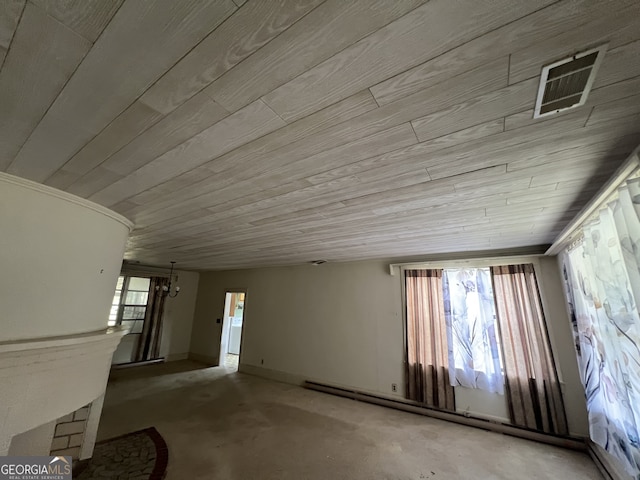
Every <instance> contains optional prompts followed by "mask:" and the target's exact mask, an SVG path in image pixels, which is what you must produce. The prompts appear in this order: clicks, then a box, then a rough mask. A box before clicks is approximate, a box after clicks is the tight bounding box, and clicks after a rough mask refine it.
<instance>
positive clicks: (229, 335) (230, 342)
mask: <svg viewBox="0 0 640 480" xmlns="http://www.w3.org/2000/svg"><path fill="white" fill-rule="evenodd" d="M245 298H246V293H245V292H242V291H227V292H226V294H225V299H224V316H223V317H222V335H221V337H220V363H219V364H220V365H222V366H224V367H225V368H227V369H230V370H238V365H239V363H240V347H241V344H242V324H243V321H244V304H245Z"/></svg>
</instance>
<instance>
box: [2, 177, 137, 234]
mask: <svg viewBox="0 0 640 480" xmlns="http://www.w3.org/2000/svg"><path fill="white" fill-rule="evenodd" d="M0 181H3V182H6V183H12V184H14V185H18V186H21V187H24V188H28V189H30V190H33V191H35V192H38V193H42V194H44V195H49V196H51V197H56V198H59V199H61V200H64V201H66V202H69V203H74V204H76V205H80V206H82V207H85V208H88V209H89V210H93V211H94V212H97V213H100V214H102V215H104V216H106V217H109V218H112V219H113V220H116V221H117V222H120V223H121V224H123V225H124V226H125V227H127V228H128V229H129V232H132V231H133V228H134V224H133V222H132V221H131V220H129V219H128V218H125V217H123V216H122V215H120V214H119V213H116V212H114V211H113V210H109V209H108V208H107V207H104V206H102V205H99V204H97V203H94V202H92V201H90V200H87V199H86V198H82V197H78V196H76V195H73V194H71V193H68V192H63V191H62V190H58V189H57V188H53V187H49V186H48V185H43V184H41V183H38V182H33V181H31V180H27V179H26V178H21V177H16V176H15V175H10V174H8V173H5V172H0Z"/></svg>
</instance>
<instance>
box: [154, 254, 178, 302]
mask: <svg viewBox="0 0 640 480" xmlns="http://www.w3.org/2000/svg"><path fill="white" fill-rule="evenodd" d="M175 263H176V262H171V272H170V273H169V283H168V284H167V285H163V286H162V291H161V290H160V285H156V292H157V293H160V294H161V295H165V296H168V297H171V298H175V297H177V296H178V294H179V293H180V287H179V286H178V285H176V289H175V291H174V293H173V294H172V293H171V281H172V280H173V266H174V265H175Z"/></svg>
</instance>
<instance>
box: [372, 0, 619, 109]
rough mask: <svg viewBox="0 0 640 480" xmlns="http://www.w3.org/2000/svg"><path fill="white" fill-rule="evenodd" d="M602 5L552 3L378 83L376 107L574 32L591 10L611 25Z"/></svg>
mask: <svg viewBox="0 0 640 480" xmlns="http://www.w3.org/2000/svg"><path fill="white" fill-rule="evenodd" d="M605 3H606V2H594V1H593V0H584V1H582V2H555V3H553V4H551V5H549V6H547V7H545V8H542V9H540V10H537V11H535V12H534V13H532V14H531V15H527V16H523V17H521V18H519V19H518V20H515V21H513V22H510V23H507V24H506V25H503V26H502V27H499V28H496V29H494V30H492V31H490V32H488V33H487V34H486V35H481V36H478V37H476V38H474V39H472V40H470V41H469V42H467V43H464V44H462V45H459V46H457V47H456V48H454V49H451V50H449V51H447V52H445V53H443V54H442V55H439V56H437V57H435V58H433V59H431V60H428V61H426V62H425V63H422V64H420V65H418V66H416V67H413V68H411V69H409V70H406V71H404V72H402V73H400V74H398V75H395V76H393V77H391V78H389V79H388V80H385V81H383V82H380V83H378V84H376V85H374V86H373V87H371V92H372V93H373V95H374V96H375V98H376V101H377V102H378V104H380V105H384V104H387V103H389V102H392V101H394V100H397V99H399V98H402V97H404V96H407V95H410V94H412V93H415V92H417V91H419V90H422V89H424V88H426V87H428V86H430V85H433V84H436V83H440V82H441V81H442V79H447V78H449V77H451V76H453V75H456V74H457V73H461V72H463V71H466V70H469V69H470V68H474V67H477V66H480V65H482V64H484V63H486V62H488V61H491V60H493V59H495V58H499V57H501V56H504V55H508V54H510V53H511V52H512V51H513V45H514V44H517V45H518V46H519V48H524V47H525V46H526V45H534V44H536V43H539V42H540V39H541V38H544V37H546V36H548V35H554V34H556V33H557V32H559V31H564V30H568V29H572V28H576V27H577V26H579V25H580V23H581V22H584V19H585V18H589V17H593V15H594V13H595V12H594V8H597V9H598V13H599V18H600V21H601V22H602V23H605V24H606V22H607V21H608V22H609V24H610V23H611V20H610V19H608V18H606V17H605V18H604V19H602V15H601V14H607V13H608V14H609V15H610V14H611V9H610V8H609V7H607V8H603V7H604V4H605ZM586 7H589V8H586ZM617 18H618V17H616V19H617ZM620 23H622V22H620ZM616 25H617V24H616ZM521 80H526V78H522V79H521ZM511 83H517V82H515V81H512V82H511Z"/></svg>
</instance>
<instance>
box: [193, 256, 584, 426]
mask: <svg viewBox="0 0 640 480" xmlns="http://www.w3.org/2000/svg"><path fill="white" fill-rule="evenodd" d="M388 265H389V262H387V261H368V262H352V263H337V264H325V265H321V266H318V267H314V266H306V265H305V266H296V267H281V268H263V269H252V270H236V271H225V272H207V273H202V274H201V277H200V288H199V294H198V302H197V305H196V314H195V319H194V326H193V334H192V338H191V352H192V353H193V357H194V358H197V359H201V360H206V361H210V362H211V363H212V364H217V356H218V348H219V345H220V334H221V325H220V324H217V323H216V318H221V317H222V315H223V309H224V292H225V290H233V289H234V288H239V289H243V288H246V289H247V297H246V299H245V317H244V331H243V338H242V349H241V357H240V362H241V370H242V366H245V371H253V372H256V371H257V370H256V369H268V370H271V371H275V372H283V373H285V374H287V375H288V376H289V377H290V378H303V379H308V380H316V381H320V382H325V383H329V384H332V385H338V386H345V387H352V388H355V389H358V390H362V391H366V392H371V393H375V394H378V395H384V396H390V397H391V396H400V397H402V396H404V383H405V381H404V380H405V378H404V347H403V343H404V340H403V335H404V334H403V317H402V291H401V276H399V275H396V276H391V275H390V274H389V267H388ZM538 271H539V273H538V276H539V280H540V284H541V289H542V290H543V302H544V304H545V308H546V309H547V316H548V318H549V329H550V332H551V337H552V344H553V346H554V347H555V351H556V352H557V357H558V361H559V367H560V370H561V376H562V378H563V381H564V383H565V386H566V388H565V398H566V400H565V401H566V403H567V414H568V417H569V425H570V430H571V432H572V433H573V434H575V435H585V434H586V432H587V430H586V428H587V427H586V414H585V412H584V408H585V407H584V400H583V396H584V393H583V390H582V388H581V387H580V383H579V382H580V381H579V377H578V371H577V365H576V358H575V355H574V354H573V347H572V345H571V334H570V327H569V320H568V318H567V315H566V310H565V307H564V304H563V297H562V289H561V288H559V287H558V285H557V283H558V282H559V278H558V269H557V266H556V263H555V261H554V259H543V260H542V261H541V262H539V264H538ZM273 373H274V372H270V374H273ZM283 378H286V377H285V376H283ZM392 384H396V385H397V387H398V389H397V392H396V393H394V392H393V391H392ZM457 396H458V399H457V403H458V408H459V409H460V410H467V409H468V410H469V411H470V412H473V413H475V414H480V415H484V416H488V417H493V418H506V417H508V413H507V408H506V403H505V399H504V396H499V395H491V394H486V393H484V392H477V391H472V390H467V389H458V390H457Z"/></svg>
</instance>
